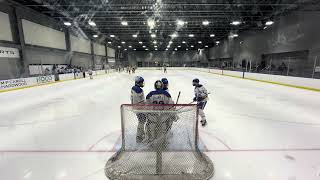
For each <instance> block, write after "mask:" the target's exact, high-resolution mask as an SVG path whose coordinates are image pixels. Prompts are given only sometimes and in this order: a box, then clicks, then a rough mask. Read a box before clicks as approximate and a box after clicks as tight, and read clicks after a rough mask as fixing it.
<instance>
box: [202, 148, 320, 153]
mask: <svg viewBox="0 0 320 180" xmlns="http://www.w3.org/2000/svg"><path fill="white" fill-rule="evenodd" d="M289 151H290V152H299V151H319V152H320V148H287V149H285V148H284V149H231V150H208V151H207V152H289Z"/></svg>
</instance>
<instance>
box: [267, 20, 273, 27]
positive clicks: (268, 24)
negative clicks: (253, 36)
mask: <svg viewBox="0 0 320 180" xmlns="http://www.w3.org/2000/svg"><path fill="white" fill-rule="evenodd" d="M273 23H274V22H273V21H271V20H269V21H267V22H266V26H271V25H272V24H273Z"/></svg>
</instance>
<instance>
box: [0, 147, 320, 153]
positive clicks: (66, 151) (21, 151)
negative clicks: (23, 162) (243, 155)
mask: <svg viewBox="0 0 320 180" xmlns="http://www.w3.org/2000/svg"><path fill="white" fill-rule="evenodd" d="M306 151H308V152H310V151H319V153H320V148H292V149H290V148H288V149H233V150H228V149H226V150H221V149H216V150H214V149H208V150H205V151H203V152H208V153H210V152H306ZM114 152H116V150H91V151H88V150H0V153H114ZM176 152H185V151H183V150H178V151H176Z"/></svg>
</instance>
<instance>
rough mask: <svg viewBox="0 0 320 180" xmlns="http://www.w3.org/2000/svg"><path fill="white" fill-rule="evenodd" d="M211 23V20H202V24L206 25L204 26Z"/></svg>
mask: <svg viewBox="0 0 320 180" xmlns="http://www.w3.org/2000/svg"><path fill="white" fill-rule="evenodd" d="M209 24H210V22H209V21H207V20H206V21H202V25H204V26H208V25H209Z"/></svg>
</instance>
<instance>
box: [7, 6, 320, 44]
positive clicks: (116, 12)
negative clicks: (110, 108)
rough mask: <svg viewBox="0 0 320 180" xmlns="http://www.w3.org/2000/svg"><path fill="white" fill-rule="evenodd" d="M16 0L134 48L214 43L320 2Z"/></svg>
mask: <svg viewBox="0 0 320 180" xmlns="http://www.w3.org/2000/svg"><path fill="white" fill-rule="evenodd" d="M12 1H15V2H18V3H21V4H23V5H25V6H28V7H30V8H32V9H35V10H36V11H39V12H41V13H42V14H45V15H48V16H51V17H53V18H55V19H57V20H58V21H59V22H61V23H62V24H63V23H66V22H69V23H71V26H70V28H75V27H76V28H79V29H81V30H82V31H83V32H85V34H86V35H87V36H88V37H90V39H97V40H100V41H102V42H104V43H106V44H108V45H110V46H114V47H119V48H121V49H128V50H130V49H132V50H133V49H136V50H146V49H148V50H166V49H169V50H173V49H175V48H177V49H178V50H186V49H197V48H205V47H212V46H215V45H217V44H218V41H221V40H223V39H225V38H230V37H231V38H237V35H238V33H240V32H242V31H248V30H254V31H261V30H263V29H264V28H266V27H267V25H266V23H267V22H268V21H269V22H268V23H270V24H272V22H273V21H276V20H277V18H278V17H279V16H281V15H284V14H286V13H290V12H292V11H314V10H317V9H314V8H311V9H310V8H306V7H319V5H318V4H319V3H318V2H319V1H318V0H34V1H30V0H12ZM315 5H317V6H315ZM68 25H70V24H68ZM170 41H172V43H171V42H170Z"/></svg>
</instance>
